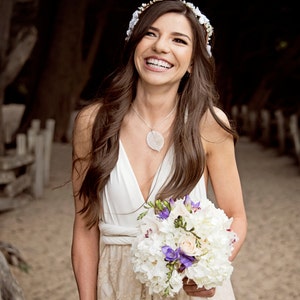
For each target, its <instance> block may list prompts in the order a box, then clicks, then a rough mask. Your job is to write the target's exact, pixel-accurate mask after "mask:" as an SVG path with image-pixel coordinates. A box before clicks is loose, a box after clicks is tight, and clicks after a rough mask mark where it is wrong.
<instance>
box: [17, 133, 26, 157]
mask: <svg viewBox="0 0 300 300" xmlns="http://www.w3.org/2000/svg"><path fill="white" fill-rule="evenodd" d="M16 143H17V150H16V151H17V155H25V154H26V153H27V146H26V134H25V133H18V134H17V136H16Z"/></svg>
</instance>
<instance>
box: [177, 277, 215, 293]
mask: <svg viewBox="0 0 300 300" xmlns="http://www.w3.org/2000/svg"><path fill="white" fill-rule="evenodd" d="M183 290H184V291H185V292H186V293H187V294H188V295H189V296H194V297H208V298H210V297H213V296H214V295H215V292H216V289H215V288H211V289H208V290H207V289H205V288H204V287H201V288H198V287H197V284H196V283H195V282H194V281H193V280H189V279H187V278H184V280H183Z"/></svg>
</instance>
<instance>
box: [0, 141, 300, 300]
mask: <svg viewBox="0 0 300 300" xmlns="http://www.w3.org/2000/svg"><path fill="white" fill-rule="evenodd" d="M236 151H237V161H238V166H239V170H240V175H241V181H242V185H243V192H244V199H245V205H246V210H247V215H248V234H247V239H246V242H245V244H244V246H243V248H242V250H241V252H240V253H239V255H238V257H237V258H236V260H235V261H234V263H233V265H234V273H233V275H232V282H233V286H234V289H235V293H236V300H260V299H263V300H294V299H300V284H299V282H300V249H299V245H300V243H299V242H300V241H299V237H300V223H299V220H300V196H299V195H300V173H299V166H297V165H296V164H295V160H294V159H293V158H292V157H288V156H278V154H277V152H276V149H271V148H267V149H265V148H263V147H262V146H261V145H260V144H257V143H252V142H250V141H249V140H248V139H247V138H245V137H242V138H241V139H240V140H239V142H238V144H237V150H236ZM70 174H71V145H70V144H61V143H54V144H53V150H52V163H51V174H50V183H49V185H48V186H47V187H45V191H44V196H43V197H42V198H41V199H34V200H32V201H30V202H29V203H27V204H26V205H24V206H22V207H19V208H16V209H14V210H12V211H9V212H4V213H1V214H0V240H1V241H4V242H7V243H11V244H12V245H14V246H15V247H16V248H18V249H19V250H20V252H21V254H22V256H23V257H24V258H25V260H26V261H27V262H28V264H29V265H30V271H29V273H28V274H26V273H24V272H21V271H20V270H18V269H17V268H15V267H12V271H13V274H14V275H15V277H16V279H17V280H18V282H19V283H20V285H21V287H22V289H23V290H24V294H25V298H26V300H76V299H78V296H77V290H76V283H75V280H74V276H73V272H72V267H71V258H70V248H71V238H72V224H73V215H74V207H73V199H72V190H71V183H70V182H69V180H70ZM225 174H226V172H225V173H224V175H225ZM224 300H226V299H224Z"/></svg>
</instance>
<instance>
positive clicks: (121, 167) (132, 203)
mask: <svg viewBox="0 0 300 300" xmlns="http://www.w3.org/2000/svg"><path fill="white" fill-rule="evenodd" d="M172 161H173V149H172V148H171V149H170V150H169V151H168V152H167V154H166V156H165V158H164V160H163V162H162V164H161V166H160V168H159V170H158V171H157V173H156V175H155V177H154V179H153V182H152V187H151V190H150V191H151V192H150V196H149V199H148V201H153V200H155V199H154V197H155V195H156V193H157V192H158V190H159V188H160V187H161V185H162V184H163V183H164V182H165V181H166V179H167V178H168V176H169V174H170V172H171V166H172ZM190 196H191V197H192V199H193V198H194V199H201V198H206V188H205V182H204V178H201V180H200V181H199V182H198V184H197V186H196V187H195V188H194V190H193V191H192V192H191V193H190ZM102 200H103V215H102V217H101V221H100V222H99V227H100V232H101V239H100V263H99V270H98V300H158V299H175V300H193V299H194V300H196V299H198V300H201V299H206V298H199V297H189V296H188V295H187V294H186V293H185V292H184V291H183V290H182V291H181V292H180V293H179V294H178V295H177V296H176V297H175V298H161V297H159V296H155V295H149V293H148V291H147V288H145V286H144V285H142V284H141V283H140V282H139V281H138V280H137V279H136V278H135V274H134V272H133V270H132V266H131V263H130V245H131V243H132V240H133V239H134V237H135V236H136V234H137V228H136V225H137V217H138V215H139V214H140V213H141V212H142V211H143V210H144V209H143V204H144V198H143V195H142V192H141V190H140V188H139V185H138V182H137V180H136V177H135V174H134V172H133V170H132V167H131V165H130V162H129V160H128V157H127V154H126V152H125V149H124V147H123V145H122V142H121V141H120V147H119V159H118V162H117V164H116V166H115V168H114V169H113V170H112V172H111V175H110V179H109V181H108V183H107V185H106V187H105V190H104V192H103V195H102ZM207 299H212V300H234V299H235V297H234V293H233V290H232V286H231V282H230V281H227V282H225V283H224V284H223V286H220V287H217V288H216V294H215V296H214V297H212V298H207Z"/></svg>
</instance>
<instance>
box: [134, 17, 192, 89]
mask: <svg viewBox="0 0 300 300" xmlns="http://www.w3.org/2000/svg"><path fill="white" fill-rule="evenodd" d="M192 53H193V34H192V29H191V25H190V23H189V21H188V20H187V18H186V17H185V16H184V15H181V14H178V13H167V14H165V15H162V16H161V17H159V18H158V19H157V20H156V21H155V22H154V23H153V24H152V25H151V26H150V28H149V30H148V31H147V33H146V34H145V36H144V37H143V38H142V39H141V41H140V42H139V43H138V45H137V47H136V49H135V54H134V62H135V67H136V69H137V72H138V74H139V76H140V81H141V82H142V83H146V84H148V85H154V86H162V85H174V86H176V87H177V88H178V86H179V83H180V80H181V78H182V77H183V76H184V74H185V73H186V71H189V72H191V61H192Z"/></svg>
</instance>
